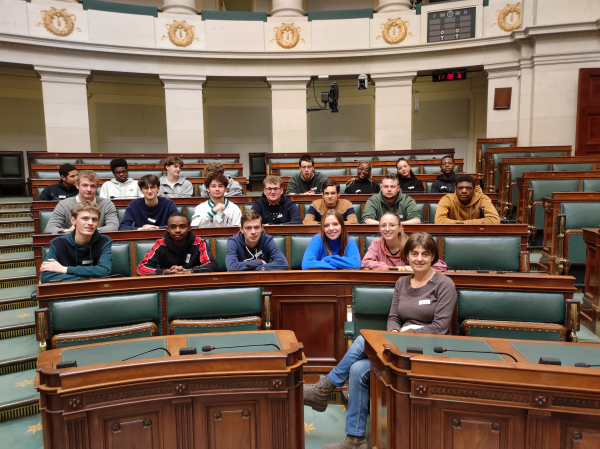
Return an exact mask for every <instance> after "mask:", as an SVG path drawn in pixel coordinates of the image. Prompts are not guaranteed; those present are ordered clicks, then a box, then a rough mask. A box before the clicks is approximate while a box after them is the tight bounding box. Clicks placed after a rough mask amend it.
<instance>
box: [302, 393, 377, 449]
mask: <svg viewBox="0 0 600 449" xmlns="http://www.w3.org/2000/svg"><path fill="white" fill-rule="evenodd" d="M345 425H346V408H345V407H344V406H342V405H340V404H329V406H328V407H327V410H325V411H324V412H323V413H319V412H315V411H314V410H313V409H312V408H310V407H308V406H305V407H304V448H305V449H321V448H322V447H323V445H325V444H329V443H335V442H338V441H342V440H343V439H344V438H346V432H345V431H344V428H345ZM370 433H371V416H370V415H369V417H368V418H367V441H368V439H369V434H370ZM369 447H370V446H369Z"/></svg>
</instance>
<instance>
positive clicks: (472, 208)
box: [435, 186, 500, 224]
mask: <svg viewBox="0 0 600 449" xmlns="http://www.w3.org/2000/svg"><path fill="white" fill-rule="evenodd" d="M480 208H483V210H482V209H480ZM479 220H483V222H484V223H485V224H500V217H499V216H498V212H497V211H496V208H495V207H494V205H493V204H492V201H491V200H490V198H489V197H488V196H487V195H484V194H483V192H482V191H481V187H479V186H477V187H475V191H474V192H473V197H472V198H471V201H469V203H468V204H467V205H463V204H462V203H461V202H460V200H459V199H458V196H457V194H456V192H454V193H449V194H448V195H444V196H443V197H442V199H441V200H440V202H439V204H438V207H437V210H436V212H435V224H454V223H457V222H460V223H467V224H468V223H473V222H474V221H479Z"/></svg>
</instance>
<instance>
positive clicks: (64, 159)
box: [33, 157, 77, 165]
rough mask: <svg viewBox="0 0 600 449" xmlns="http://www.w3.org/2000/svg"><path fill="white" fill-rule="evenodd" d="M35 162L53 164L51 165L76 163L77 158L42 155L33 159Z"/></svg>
mask: <svg viewBox="0 0 600 449" xmlns="http://www.w3.org/2000/svg"><path fill="white" fill-rule="evenodd" d="M33 163H34V164H47V165H49V164H51V165H62V164H76V163H77V158H76V157H74V158H68V157H57V158H54V157H52V158H50V157H41V158H37V159H34V160H33Z"/></svg>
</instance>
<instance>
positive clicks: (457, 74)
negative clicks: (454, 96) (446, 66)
mask: <svg viewBox="0 0 600 449" xmlns="http://www.w3.org/2000/svg"><path fill="white" fill-rule="evenodd" d="M466 79H467V71H466V70H464V69H462V70H444V71H442V72H434V73H433V78H432V81H433V82H434V83H438V82H440V81H460V80H466Z"/></svg>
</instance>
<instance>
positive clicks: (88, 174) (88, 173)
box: [77, 170, 100, 185]
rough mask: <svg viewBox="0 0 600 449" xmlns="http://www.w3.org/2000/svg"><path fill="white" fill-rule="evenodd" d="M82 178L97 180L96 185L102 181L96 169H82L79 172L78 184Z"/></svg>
mask: <svg viewBox="0 0 600 449" xmlns="http://www.w3.org/2000/svg"><path fill="white" fill-rule="evenodd" d="M81 178H87V179H89V180H90V181H92V182H95V183H96V185H98V184H99V182H100V179H99V178H98V175H97V174H96V172H95V171H94V170H80V171H79V173H77V184H79V183H80V182H81Z"/></svg>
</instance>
